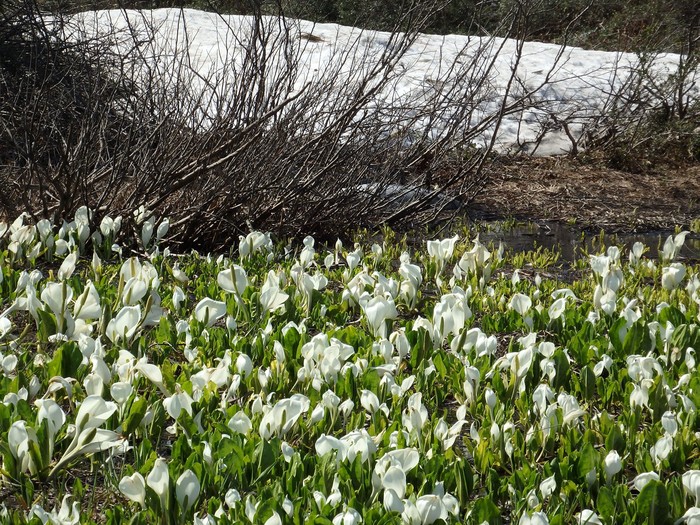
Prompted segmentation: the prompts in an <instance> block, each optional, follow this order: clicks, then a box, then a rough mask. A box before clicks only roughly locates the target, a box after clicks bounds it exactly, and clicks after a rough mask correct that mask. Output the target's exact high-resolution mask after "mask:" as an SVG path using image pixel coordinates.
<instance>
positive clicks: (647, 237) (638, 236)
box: [479, 221, 700, 263]
mask: <svg viewBox="0 0 700 525" xmlns="http://www.w3.org/2000/svg"><path fill="white" fill-rule="evenodd" d="M480 224H481V228H480V231H481V233H480V234H479V238H480V240H481V242H483V243H485V244H488V243H491V242H493V243H494V244H498V242H499V241H502V242H503V244H504V245H505V247H506V249H511V250H514V251H526V250H533V249H536V248H538V247H541V248H547V249H555V248H556V249H558V250H559V252H560V254H561V255H560V259H559V260H560V261H561V262H568V263H571V262H574V261H575V260H576V259H578V258H581V257H586V253H590V254H594V253H601V252H602V251H603V250H604V249H606V248H607V247H608V246H612V245H615V246H619V247H620V249H622V250H623V257H625V258H626V257H627V252H628V251H629V249H630V248H631V247H632V245H633V244H634V243H635V242H637V241H640V242H643V243H644V244H645V245H647V246H648V247H649V251H648V252H647V257H653V258H655V257H657V256H658V254H659V251H660V250H661V248H662V247H663V245H664V242H665V241H666V238H667V237H668V236H669V235H672V234H674V233H675V232H673V231H651V232H644V233H615V234H604V233H602V234H601V233H599V234H595V233H589V232H586V231H584V230H582V229H581V228H577V227H576V226H575V225H569V224H565V223H561V222H547V221H542V222H536V223H534V222H529V223H515V224H512V223H507V222H497V221H494V222H482V223H480ZM679 259H680V260H686V261H693V262H697V261H700V235H698V234H694V233H691V234H689V235H688V236H687V237H686V240H685V244H684V246H683V249H682V250H681V253H680V257H679Z"/></svg>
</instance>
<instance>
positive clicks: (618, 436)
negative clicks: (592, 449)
mask: <svg viewBox="0 0 700 525" xmlns="http://www.w3.org/2000/svg"><path fill="white" fill-rule="evenodd" d="M626 446H627V442H626V441H625V437H624V436H623V435H622V431H621V430H620V427H619V426H617V425H613V426H612V428H611V429H610V432H608V436H607V437H606V438H605V448H607V449H608V452H612V451H613V450H617V452H618V453H619V454H624V452H625V447H626Z"/></svg>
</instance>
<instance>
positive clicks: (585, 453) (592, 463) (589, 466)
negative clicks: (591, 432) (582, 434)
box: [577, 443, 598, 479]
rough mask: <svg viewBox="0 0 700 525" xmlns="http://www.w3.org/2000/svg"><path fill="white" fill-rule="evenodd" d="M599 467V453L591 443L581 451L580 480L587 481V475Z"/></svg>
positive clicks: (579, 458)
mask: <svg viewBox="0 0 700 525" xmlns="http://www.w3.org/2000/svg"><path fill="white" fill-rule="evenodd" d="M597 466H598V452H596V449H595V448H594V447H593V445H592V444H591V443H586V444H585V445H584V446H583V448H582V449H581V454H580V455H579V457H578V465H577V470H578V475H579V478H581V479H585V478H586V475H587V474H588V473H589V472H590V471H591V470H595V469H596V467H597Z"/></svg>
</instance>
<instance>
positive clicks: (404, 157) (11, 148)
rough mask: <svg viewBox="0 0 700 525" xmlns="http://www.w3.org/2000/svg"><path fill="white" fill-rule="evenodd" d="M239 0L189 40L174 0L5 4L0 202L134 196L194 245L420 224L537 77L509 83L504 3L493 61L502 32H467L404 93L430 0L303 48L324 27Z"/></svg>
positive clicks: (131, 201)
mask: <svg viewBox="0 0 700 525" xmlns="http://www.w3.org/2000/svg"><path fill="white" fill-rule="evenodd" d="M252 7H253V9H252V15H251V16H250V17H247V18H239V17H224V16H218V17H217V16H213V15H206V16H211V18H210V19H209V20H210V22H211V25H214V26H218V28H217V31H218V34H219V35H220V37H221V38H220V41H219V43H218V47H217V48H215V49H208V50H207V53H210V55H209V56H202V55H201V54H198V53H201V52H203V51H202V50H201V48H199V50H198V48H197V46H195V45H193V44H194V42H195V41H196V34H194V33H193V32H192V31H191V30H190V28H188V25H187V23H188V22H187V20H188V19H187V16H186V13H185V11H182V10H180V11H177V10H174V11H170V12H169V16H171V17H176V19H174V20H169V21H168V24H165V23H161V22H162V20H161V21H157V20H158V19H157V18H154V17H151V15H149V14H148V13H146V12H135V11H110V12H101V13H98V14H85V15H81V16H73V17H68V18H62V17H61V16H58V15H56V14H54V15H53V16H51V17H47V16H45V15H44V14H42V13H41V12H39V10H38V9H37V8H36V5H35V4H34V3H33V0H23V2H22V3H19V4H16V9H17V13H19V14H20V15H21V16H20V17H17V16H16V15H15V14H12V15H11V16H10V15H8V16H5V17H4V18H3V19H2V25H1V26H0V31H8V32H13V31H14V32H16V33H17V34H18V35H19V37H18V40H17V44H16V45H17V46H19V47H18V49H22V50H23V52H25V53H26V54H27V56H28V57H29V59H28V60H27V61H25V62H24V63H22V68H24V69H21V71H22V72H21V73H17V71H19V70H18V69H16V68H14V69H13V66H12V67H8V66H3V68H2V70H1V71H0V75H2V77H1V78H0V86H1V89H2V90H3V93H2V100H3V101H6V102H5V103H4V105H3V107H2V110H1V112H0V118H1V119H2V121H1V125H2V133H1V134H0V140H1V141H2V145H3V151H4V152H5V153H4V154H3V160H2V167H1V168H0V183H1V184H3V185H4V186H5V187H7V188H9V191H7V192H5V193H4V194H3V197H2V198H3V201H2V206H3V211H4V213H5V214H6V215H8V216H9V215H13V214H18V213H20V212H23V211H27V212H28V213H30V215H32V216H33V217H34V218H35V219H37V218H39V217H40V216H54V217H55V218H61V217H70V216H72V214H73V213H74V211H75V209H77V208H78V207H79V206H81V205H87V206H89V207H90V208H91V209H93V210H95V211H96V213H95V215H94V219H95V220H96V221H97V220H99V219H100V218H101V217H102V216H103V215H105V214H110V215H116V214H121V215H123V216H125V217H126V218H127V221H130V222H131V226H132V227H133V228H137V227H138V224H136V222H135V221H134V220H133V217H134V212H135V211H136V210H139V209H147V210H150V211H152V212H154V213H156V214H158V215H160V216H168V217H170V220H171V224H172V225H173V227H172V228H171V231H172V232H173V235H175V237H174V238H173V239H172V242H174V243H181V244H183V245H187V246H190V247H192V246H203V247H207V248H216V247H221V246H229V245H230V244H231V242H232V241H234V240H235V239H237V237H238V235H240V234H242V233H245V232H246V231H248V230H249V229H251V228H256V229H261V230H268V231H272V232H275V233H277V234H278V235H280V236H285V235H294V234H298V233H301V232H304V233H312V234H315V235H319V236H321V237H323V236H328V237H330V236H335V235H338V234H341V233H343V232H346V231H348V230H351V229H355V228H357V227H360V226H376V225H379V224H382V223H389V224H392V225H394V226H399V227H401V226H404V227H406V226H411V225H415V224H422V223H424V222H426V221H431V220H433V219H435V218H436V217H438V216H440V214H441V213H443V212H445V211H447V210H452V212H454V209H455V208H459V207H460V206H461V205H462V204H464V203H466V202H469V200H470V199H471V198H473V197H474V196H475V195H476V194H477V193H478V192H479V191H480V189H481V188H482V187H483V184H484V182H485V179H486V177H487V176H488V172H489V170H488V165H489V163H490V159H491V153H492V151H493V150H494V147H495V145H496V141H497V136H498V131H499V126H500V125H501V122H502V121H503V119H504V118H505V117H506V116H508V115H518V114H520V113H522V112H523V111H525V110H526V109H527V108H529V107H532V104H533V93H534V92H535V91H536V90H538V89H540V87H541V86H536V87H534V88H532V87H531V88H526V87H524V86H520V87H519V86H518V74H517V71H518V65H519V63H520V60H521V58H522V52H523V51H522V49H523V47H522V43H523V42H524V39H525V38H526V36H527V27H526V24H525V22H526V18H525V14H526V10H524V9H522V8H520V7H518V8H514V9H513V10H512V12H510V13H509V14H508V16H507V17H505V18H504V22H503V23H504V27H503V31H502V32H506V33H507V34H510V35H512V36H515V37H518V40H517V43H516V45H515V48H514V49H515V51H514V53H513V55H512V57H511V58H510V65H509V66H508V70H507V71H505V72H504V71H497V68H496V62H497V58H498V57H499V54H500V53H501V52H502V51H503V49H504V46H506V44H507V41H506V40H503V39H496V38H492V37H479V38H476V37H475V38H473V39H470V40H469V41H468V44H467V45H466V46H465V47H464V49H462V51H461V52H460V53H458V60H457V61H455V62H454V63H451V64H448V65H445V64H442V65H440V64H438V65H436V67H435V70H434V75H432V76H431V77H430V78H427V79H420V82H421V86H422V87H421V89H417V90H412V91H411V92H410V93H402V92H401V91H400V90H397V89H393V88H394V85H395V84H396V83H397V82H399V81H401V80H402V75H403V74H405V71H404V70H405V69H406V68H410V64H411V60H414V58H411V56H409V51H410V50H411V49H415V48H412V46H414V45H416V44H417V42H418V41H419V36H420V34H419V30H420V29H421V28H422V27H423V26H424V25H425V24H426V22H427V20H429V19H430V17H431V15H432V14H433V13H434V12H435V10H439V9H440V8H441V6H440V5H439V4H436V3H426V2H415V3H411V4H409V5H407V6H406V8H405V9H404V10H403V11H402V14H401V16H400V17H399V18H398V19H397V20H396V21H395V30H394V31H392V32H388V33H371V32H366V31H362V30H356V31H355V32H354V33H353V34H352V37H351V38H352V39H354V42H355V43H356V44H359V43H363V42H365V41H366V40H367V39H371V42H370V44H371V45H366V46H360V45H346V46H340V45H339V46H338V47H335V48H334V50H333V52H332V53H329V54H327V55H324V56H326V58H324V59H323V62H320V63H317V64H310V63H309V62H308V61H305V60H304V59H303V57H304V56H305V54H304V51H305V48H306V47H307V46H314V45H325V46H331V47H333V46H334V44H333V42H319V39H318V37H315V36H314V35H313V31H314V27H313V26H308V25H305V24H303V23H301V22H297V21H295V20H292V19H288V18H286V17H284V16H269V15H265V14H264V13H263V10H262V6H261V5H260V4H252ZM280 9H281V8H280ZM98 16H99V17H102V19H101V20H99V21H98V20H96V19H95V17H98ZM200 16H205V15H203V14H200ZM107 17H111V20H109V21H108V22H109V23H106V22H107V20H106V18H107ZM98 22H99V23H98ZM105 28H109V29H107V30H105ZM166 28H167V31H169V32H166ZM398 29H401V30H402V31H401V32H399V31H398ZM351 44H352V43H351ZM508 45H511V44H508ZM358 50H361V51H358ZM212 54H213V56H212ZM20 55H21V54H18V55H16V56H20ZM41 57H45V58H41ZM40 58H41V59H40ZM42 60H44V61H45V66H44V65H41V64H42ZM557 61H558V59H557ZM555 62H556V61H555ZM203 64H208V65H209V66H208V68H204V67H203ZM556 67H557V64H556V63H555V64H553V65H552V71H554V70H555V69H556ZM314 69H317V70H318V71H313V70H314ZM504 74H505V77H506V79H507V82H506V88H505V91H501V92H499V91H497V90H496V89H495V88H494V82H495V78H496V76H498V75H500V76H501V77H503V76H504ZM548 78H549V75H547V76H546V77H545V79H548ZM545 81H546V80H545ZM10 97H14V98H10Z"/></svg>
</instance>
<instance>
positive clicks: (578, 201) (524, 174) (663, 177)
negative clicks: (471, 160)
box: [470, 158, 700, 232]
mask: <svg viewBox="0 0 700 525" xmlns="http://www.w3.org/2000/svg"><path fill="white" fill-rule="evenodd" d="M470 215H472V217H473V218H479V219H498V218H508V217H513V218H516V219H528V220H554V221H566V222H575V223H576V224H577V225H578V226H579V227H581V228H586V229H595V230H597V229H605V230H606V231H607V232H640V231H650V230H657V229H668V228H673V227H675V226H676V225H679V226H682V227H685V228H687V227H688V226H689V225H690V223H691V221H693V220H694V219H698V218H700V165H694V166H686V167H674V168H667V169H664V170H660V172H658V173H653V174H652V173H649V174H636V173H626V172H622V171H617V170H613V169H610V168H607V167H605V166H600V165H595V164H585V163H583V162H581V161H577V160H573V159H568V158H526V159H517V160H513V161H509V162H507V163H503V164H501V165H499V166H498V169H497V170H494V172H493V173H492V174H490V179H489V181H488V183H487V184H486V186H485V187H484V190H483V191H482V192H481V193H480V194H479V195H478V196H477V198H476V199H475V201H474V202H473V203H472V204H471V205H470Z"/></svg>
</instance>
